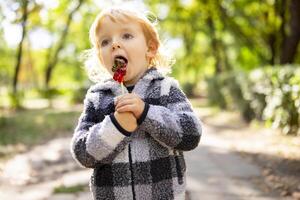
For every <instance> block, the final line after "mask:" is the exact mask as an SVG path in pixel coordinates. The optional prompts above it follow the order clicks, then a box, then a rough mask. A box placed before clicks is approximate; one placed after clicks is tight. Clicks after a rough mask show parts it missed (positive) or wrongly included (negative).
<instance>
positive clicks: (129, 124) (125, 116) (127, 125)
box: [114, 112, 137, 132]
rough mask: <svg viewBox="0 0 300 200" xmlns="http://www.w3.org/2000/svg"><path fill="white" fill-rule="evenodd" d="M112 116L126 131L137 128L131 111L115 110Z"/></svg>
mask: <svg viewBox="0 0 300 200" xmlns="http://www.w3.org/2000/svg"><path fill="white" fill-rule="evenodd" d="M114 116H115V118H116V120H117V121H118V122H119V124H120V125H121V126H122V127H123V128H124V129H125V130H126V131H129V132H132V131H134V130H135V129H136V128H137V121H136V118H135V117H134V115H133V114H132V112H123V113H119V112H115V113H114Z"/></svg>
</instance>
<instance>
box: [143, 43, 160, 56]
mask: <svg viewBox="0 0 300 200" xmlns="http://www.w3.org/2000/svg"><path fill="white" fill-rule="evenodd" d="M157 49H158V46H157V44H156V43H155V42H153V40H149V42H148V51H147V53H146V54H147V57H148V58H153V57H155V55H156V53H157Z"/></svg>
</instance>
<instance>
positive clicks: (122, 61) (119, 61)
mask: <svg viewBox="0 0 300 200" xmlns="http://www.w3.org/2000/svg"><path fill="white" fill-rule="evenodd" d="M127 63H128V60H127V59H126V58H125V57H123V56H116V57H115V59H114V65H113V67H112V71H113V72H116V71H117V70H118V69H125V68H126V66H127Z"/></svg>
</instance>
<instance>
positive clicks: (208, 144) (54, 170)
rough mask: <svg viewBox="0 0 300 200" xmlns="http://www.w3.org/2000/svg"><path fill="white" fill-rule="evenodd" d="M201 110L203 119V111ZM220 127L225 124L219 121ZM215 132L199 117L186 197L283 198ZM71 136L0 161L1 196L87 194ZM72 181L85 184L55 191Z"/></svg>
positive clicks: (55, 199) (69, 198)
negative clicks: (72, 190) (69, 190)
mask: <svg viewBox="0 0 300 200" xmlns="http://www.w3.org/2000/svg"><path fill="white" fill-rule="evenodd" d="M198 111H199V110H198ZM199 113H202V112H200V111H199ZM199 116H200V118H202V117H203V119H205V116H202V115H201V114H199ZM224 129H226V127H225V126H224V127H222V130H224ZM219 132H220V128H216V127H215V126H214V125H211V124H206V122H205V120H203V135H202V138H201V142H200V145H199V146H198V147H197V148H196V149H195V150H193V151H190V152H185V158H186V163H187V191H188V193H189V195H188V196H189V197H190V199H191V200H200V199H201V200H270V199H275V200H276V199H283V198H282V197H281V198H279V197H277V196H278V194H275V193H274V192H272V191H268V190H264V188H265V187H266V186H265V183H264V181H263V178H262V175H261V169H260V168H259V167H258V166H256V165H254V164H252V163H250V162H249V161H247V160H246V159H244V158H243V157H241V156H240V155H239V154H238V153H237V152H235V151H234V150H232V148H231V147H230V145H228V138H227V139H224V138H223V137H222V135H220V134H218V133H219ZM69 142H70V138H59V139H54V140H51V141H49V142H48V143H46V144H43V145H39V146H36V147H34V148H33V149H32V150H31V151H30V152H27V153H24V154H20V155H17V156H15V157H14V158H12V159H11V160H9V161H8V162H7V163H5V165H2V166H1V168H0V175H1V176H0V199H10V200H90V199H91V196H90V193H89V191H88V181H89V177H90V173H91V171H90V170H86V169H82V168H80V167H78V165H77V164H76V163H75V162H74V160H73V159H72V157H71V155H70V153H69ZM236 142H238V140H237V141H236ZM49 149H51V151H49ZM76 185H83V190H82V191H80V192H76V193H73V194H65V193H63V194H53V191H54V188H58V187H61V186H66V187H71V186H76Z"/></svg>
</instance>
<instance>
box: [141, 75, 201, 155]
mask: <svg viewBox="0 0 300 200" xmlns="http://www.w3.org/2000/svg"><path fill="white" fill-rule="evenodd" d="M171 81H173V83H171V86H170V87H169V93H168V95H166V94H163V95H162V96H161V97H160V104H162V105H166V106H161V105H152V104H151V103H150V104H149V110H148V113H147V115H146V117H145V119H144V121H143V123H142V124H141V126H140V128H141V129H143V130H144V131H146V132H147V133H149V134H150V135H151V136H152V137H153V138H154V139H156V140H157V141H158V142H159V143H160V144H162V145H163V146H166V147H167V148H171V149H176V150H180V151H190V150H192V149H194V148H196V147H197V146H198V143H199V142H200V138H201V134H202V125H201V121H200V120H199V119H198V117H197V116H196V114H195V113H194V112H193V109H192V106H191V103H190V102H189V100H188V99H187V97H186V96H185V94H184V93H183V92H182V91H181V89H180V88H179V86H178V83H177V82H175V80H171ZM161 90H165V89H164V86H162V88H161Z"/></svg>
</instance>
